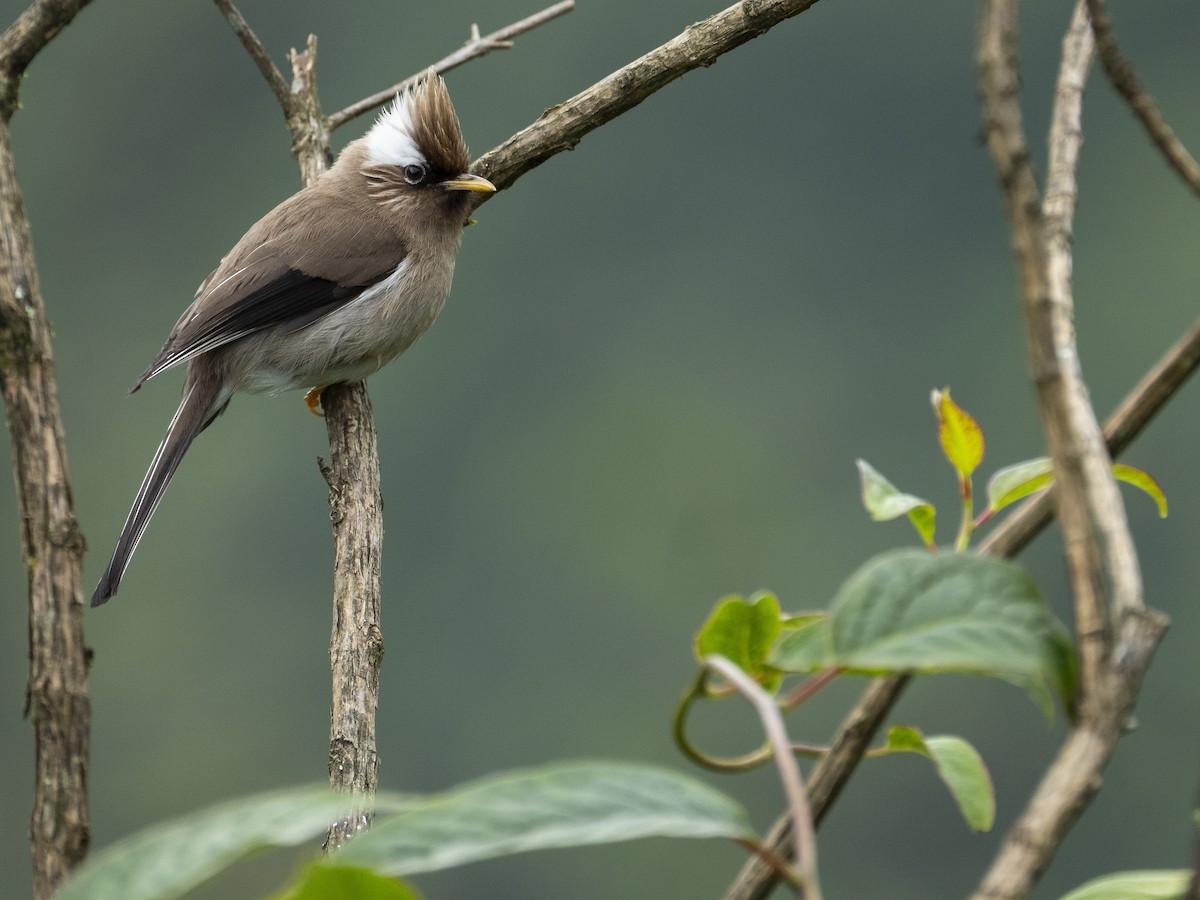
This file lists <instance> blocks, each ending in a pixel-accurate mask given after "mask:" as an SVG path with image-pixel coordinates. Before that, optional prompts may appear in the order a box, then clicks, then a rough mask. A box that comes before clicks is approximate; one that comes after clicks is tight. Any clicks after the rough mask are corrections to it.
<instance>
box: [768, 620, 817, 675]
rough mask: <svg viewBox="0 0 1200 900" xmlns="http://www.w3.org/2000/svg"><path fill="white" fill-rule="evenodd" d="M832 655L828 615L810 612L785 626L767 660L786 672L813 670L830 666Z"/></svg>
mask: <svg viewBox="0 0 1200 900" xmlns="http://www.w3.org/2000/svg"><path fill="white" fill-rule="evenodd" d="M832 655H833V642H832V640H831V638H830V635H829V614H828V613H811V614H809V615H806V616H803V617H799V616H798V617H796V619H795V620H794V621H793V622H790V623H788V624H787V625H785V626H784V629H783V633H782V635H781V637H780V639H779V643H778V644H776V645H775V650H774V652H773V653H772V654H771V656H770V657H769V659H770V663H771V665H772V666H774V667H775V668H776V669H782V670H783V671H785V672H816V671H818V670H820V669H827V668H829V667H830V666H831V665H832V662H831V659H832Z"/></svg>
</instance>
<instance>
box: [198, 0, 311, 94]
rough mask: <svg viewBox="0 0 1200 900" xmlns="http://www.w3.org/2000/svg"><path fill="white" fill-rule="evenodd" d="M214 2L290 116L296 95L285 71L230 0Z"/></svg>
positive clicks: (215, 0)
mask: <svg viewBox="0 0 1200 900" xmlns="http://www.w3.org/2000/svg"><path fill="white" fill-rule="evenodd" d="M213 2H214V3H216V4H217V9H219V10H220V11H221V15H223V16H224V17H225V21H226V22H228V23H229V27H230V28H232V29H233V33H234V34H236V35H237V37H238V40H239V41H241V42H242V46H243V47H244V48H245V49H246V52H247V53H248V54H250V59H252V60H253V61H254V64H255V65H256V66H258V71H259V73H260V74H261V75H262V77H263V80H264V81H266V83H267V87H269V88H270V89H271V93H272V94H274V95H275V99H276V100H277V101H278V102H279V106H280V108H281V109H282V110H283V112H284V115H285V116H290V115H291V114H292V112H293V111H294V109H295V105H296V97H295V95H293V94H292V88H291V85H289V84H288V82H287V79H286V78H284V77H283V73H282V72H280V71H279V67H278V66H276V65H275V61H274V60H272V59H271V54H270V53H269V52H268V51H267V48H266V47H264V46H263V42H262V41H260V40H259V39H258V35H257V34H255V33H254V29H252V28H251V27H250V23H249V22H247V21H246V19H245V18H244V17H243V16H242V14H241V13H240V12H239V11H238V8H237V7H236V6H234V5H233V4H232V3H230V2H229V0H213Z"/></svg>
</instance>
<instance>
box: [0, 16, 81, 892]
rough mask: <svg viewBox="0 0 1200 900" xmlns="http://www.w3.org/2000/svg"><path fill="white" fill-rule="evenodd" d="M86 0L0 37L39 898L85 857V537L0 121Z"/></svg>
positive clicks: (6, 319)
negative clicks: (24, 80) (33, 64)
mask: <svg viewBox="0 0 1200 900" xmlns="http://www.w3.org/2000/svg"><path fill="white" fill-rule="evenodd" d="M86 3H87V0H75V2H61V0H60V2H48V0H43V2H39V3H35V4H34V5H33V6H30V7H29V8H28V9H26V10H25V12H24V13H22V14H21V16H20V17H18V19H17V20H16V21H15V22H14V23H13V24H12V25H11V26H9V28H8V29H7V30H6V31H5V32H4V33H3V34H0V392H3V395H4V404H5V410H6V414H7V421H8V429H9V437H10V439H11V440H12V448H13V467H14V470H15V471H14V475H15V480H16V485H17V510H18V521H19V523H20V534H21V559H22V560H24V561H25V563H26V575H27V578H28V596H29V686H28V689H27V694H26V714H27V715H28V716H29V717H30V718H31V720H32V726H33V733H34V752H35V762H34V798H33V813H32V816H31V818H30V838H31V841H32V857H33V895H34V897H35V898H37V900H44V898H47V897H49V896H50V895H51V894H52V893H53V892H54V890H55V888H56V887H57V886H58V884H59V883H60V882H61V881H62V880H63V879H64V878H65V877H66V875H67V874H68V873H69V872H70V871H71V869H72V868H74V867H75V866H76V865H77V864H78V863H79V862H80V861H82V859H83V857H84V855H85V854H86V853H87V848H88V843H89V841H90V839H91V825H90V816H89V812H88V795H87V771H88V758H89V755H90V747H91V715H92V714H91V701H90V699H89V697H88V685H87V664H88V656H89V651H88V649H87V647H86V646H85V645H84V638H83V590H82V571H83V551H84V540H83V534H82V533H81V532H80V529H79V523H78V521H77V520H76V518H75V508H74V504H73V501H72V499H71V487H70V478H69V475H68V472H67V452H66V435H65V433H64V430H63V424H62V416H61V414H60V411H59V406H58V385H57V382H56V380H55V371H54V354H53V348H52V345H51V330H50V325H49V323H48V321H47V318H46V308H45V305H44V303H43V301H42V296H41V289H40V287H39V285H38V277H37V264H36V260H35V259H34V255H33V241H32V237H31V235H30V231H29V220H28V218H27V216H26V214H25V204H24V200H23V199H22V197H21V190H20V186H19V184H18V182H17V174H16V167H15V165H14V163H13V155H12V145H11V142H10V139H9V128H8V124H9V120H10V118H11V116H12V113H13V112H14V111H15V110H16V109H17V106H18V102H17V101H18V90H19V86H20V78H21V75H22V74H23V73H24V71H25V70H26V68H27V67H28V66H29V64H30V63H31V62H32V61H33V58H34V57H35V56H36V55H37V53H38V51H39V50H41V49H42V47H44V46H46V44H47V43H48V42H49V41H50V39H51V38H53V37H54V35H56V34H57V33H58V32H59V31H61V30H62V29H63V28H64V27H66V25H67V24H68V23H69V22H70V21H71V20H72V19H73V18H74V17H75V15H76V14H77V13H78V12H79V10H81V9H82V8H83V7H84V6H85V5H86Z"/></svg>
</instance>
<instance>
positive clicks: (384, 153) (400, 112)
mask: <svg viewBox="0 0 1200 900" xmlns="http://www.w3.org/2000/svg"><path fill="white" fill-rule="evenodd" d="M412 102H413V98H412V95H411V94H410V93H404V94H400V95H398V96H397V97H396V99H395V101H394V102H393V103H392V105H391V106H389V107H387V109H385V110H384V111H383V112H382V113H380V115H379V118H378V119H376V120H375V124H374V125H372V126H371V130H370V131H368V132H367V138H366V140H367V155H368V156H370V158H371V162H372V163H374V164H375V165H383V166H406V165H410V164H421V165H427V164H428V161H427V160H426V159H425V155H424V154H423V153H422V152H421V150H420V148H419V147H418V146H417V142H416V141H415V140H413V136H412V130H413V121H412Z"/></svg>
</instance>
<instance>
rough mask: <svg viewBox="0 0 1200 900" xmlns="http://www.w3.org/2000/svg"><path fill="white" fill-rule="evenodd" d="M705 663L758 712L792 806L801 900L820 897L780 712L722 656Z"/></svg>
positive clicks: (802, 795)
mask: <svg viewBox="0 0 1200 900" xmlns="http://www.w3.org/2000/svg"><path fill="white" fill-rule="evenodd" d="M704 665H705V667H706V668H708V669H711V670H713V671H715V672H718V673H720V674H721V676H722V677H724V678H726V679H728V681H729V683H730V684H732V685H733V686H734V687H735V688H736V689H737V690H738V692H739V693H740V694H741V695H742V696H743V697H745V698H746V699H747V700H748V701H749V702H750V704H751V705H752V706H753V707H754V711H755V712H756V713H758V718H759V721H760V722H761V723H762V727H763V731H764V732H765V733H766V735H767V743H768V744H769V745H770V747H771V755H772V756H773V757H774V758H775V764H776V767H777V768H778V770H779V780H780V782H781V783H782V785H783V792H784V795H785V796H786V797H787V800H788V807H789V809H790V810H791V816H790V821H791V822H792V823H794V824H793V827H792V832H793V835H792V847H791V851H792V859H793V860H794V861H795V865H796V868H797V870H798V871H799V873H800V877H801V885H800V896H801V897H802V898H803V900H821V886H820V883H819V882H818V880H817V842H816V840H815V838H814V836H813V820H812V813H811V812H810V806H809V800H808V792H807V791H806V790H805V789H804V779H803V778H801V777H800V767H799V766H797V765H796V759H795V757H794V756H793V755H792V742H791V741H790V740H789V739H788V736H787V729H786V728H785V727H784V724H783V714H782V712H781V711H780V709H779V707H778V706H777V705H776V704H775V698H774V697H772V696H771V695H770V694H768V693H767V692H766V691H765V690H763V689H762V688H761V687H759V685H758V683H757V682H755V680H754V679H753V678H751V677H750V676H749V675H747V674H746V673H745V672H743V671H742V670H741V669H740V668H738V667H737V666H736V665H734V664H733V663H731V662H730V661H729V660H728V659H726V658H725V657H724V656H721V655H719V654H711V655H709V656H706V657H705V658H704Z"/></svg>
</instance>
